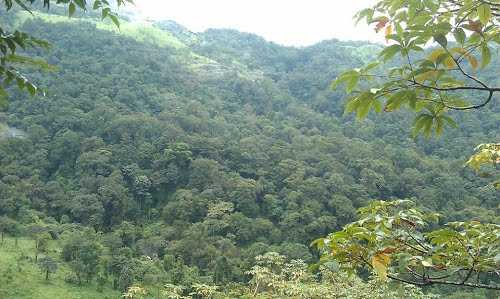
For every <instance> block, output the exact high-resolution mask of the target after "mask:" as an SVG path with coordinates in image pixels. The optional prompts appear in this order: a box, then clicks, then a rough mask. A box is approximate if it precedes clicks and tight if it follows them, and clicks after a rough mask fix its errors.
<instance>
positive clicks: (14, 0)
mask: <svg viewBox="0 0 500 299" xmlns="http://www.w3.org/2000/svg"><path fill="white" fill-rule="evenodd" d="M41 2H42V1H37V0H4V1H3V6H4V8H5V9H6V10H7V12H9V11H12V10H16V9H21V10H24V11H27V12H29V13H32V8H31V7H30V6H31V5H37V4H39V3H41ZM53 3H54V1H51V0H43V8H46V9H47V10H48V9H49V8H50V6H51V4H53ZM115 3H116V5H117V6H118V7H120V6H124V5H125V4H126V3H133V1H132V0H117V1H115ZM56 5H62V6H66V7H67V9H68V15H69V17H71V16H73V15H74V14H75V12H76V9H77V8H78V9H80V10H82V11H87V9H88V8H91V9H92V10H98V11H100V12H101V16H102V19H103V20H104V19H105V18H108V19H110V20H111V21H112V22H113V23H114V24H115V25H116V26H117V27H119V26H120V21H119V19H118V15H117V14H116V13H115V12H113V11H112V9H111V4H110V3H109V1H107V0H95V1H93V4H92V6H91V7H89V6H90V4H89V3H87V1H84V0H57V1H56ZM49 46H50V43H49V42H47V41H46V40H43V39H39V38H36V37H34V36H32V35H30V34H28V33H26V32H22V31H18V30H14V31H10V30H8V28H5V27H3V26H2V27H0V82H1V83H2V85H1V86H0V109H2V108H6V106H7V105H8V102H7V97H8V91H7V90H6V87H9V86H10V85H16V86H17V87H18V88H19V90H24V91H27V92H28V93H29V94H30V95H31V96H34V95H35V94H39V93H41V94H45V92H44V91H42V92H40V90H39V88H38V87H37V86H36V85H35V84H34V83H32V82H31V81H30V80H28V78H27V77H26V75H25V74H23V70H25V69H26V68H27V67H28V68H32V69H33V68H35V69H38V70H45V71H50V70H54V67H53V66H51V65H49V64H48V63H47V62H46V61H45V60H42V59H37V58H33V57H30V56H27V55H25V54H24V55H23V54H21V55H20V54H18V53H19V52H22V51H26V50H30V49H37V48H38V49H40V48H41V49H47V48H49ZM20 49H21V50H22V51H19V50H20Z"/></svg>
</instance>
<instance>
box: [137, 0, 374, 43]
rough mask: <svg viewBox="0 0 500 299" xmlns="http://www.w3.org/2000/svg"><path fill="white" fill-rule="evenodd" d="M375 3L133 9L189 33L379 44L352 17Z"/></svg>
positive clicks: (305, 1)
mask: <svg viewBox="0 0 500 299" xmlns="http://www.w3.org/2000/svg"><path fill="white" fill-rule="evenodd" d="M374 2H375V1H374V0H135V3H136V7H135V9H134V10H136V11H139V12H140V13H141V14H142V16H143V17H147V18H150V19H153V20H161V19H168V20H173V21H176V22H177V23H179V24H181V25H183V26H186V27H187V28H188V29H190V30H192V31H204V30H205V29H208V28H232V29H237V30H239V31H244V32H251V33H255V34H257V35H260V36H262V37H264V38H265V39H267V40H270V41H274V42H277V43H279V44H284V45H295V46H305V45H311V44H313V43H316V42H319V41H321V40H324V39H331V38H338V39H341V40H370V41H382V40H383V38H382V37H381V36H379V35H377V34H375V32H374V30H373V29H372V28H369V27H368V26H367V25H366V23H363V22H360V24H359V25H358V26H357V27H355V25H354V21H353V19H352V17H353V15H354V14H355V13H356V12H357V11H359V10H361V9H363V8H366V7H369V6H370V5H371V4H373V3H374Z"/></svg>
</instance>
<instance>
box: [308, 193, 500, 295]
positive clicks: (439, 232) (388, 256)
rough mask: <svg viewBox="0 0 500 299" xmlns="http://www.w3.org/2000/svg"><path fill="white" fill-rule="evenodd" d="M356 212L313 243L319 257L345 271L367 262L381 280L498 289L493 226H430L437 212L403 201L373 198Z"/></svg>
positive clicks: (499, 244)
mask: <svg viewBox="0 0 500 299" xmlns="http://www.w3.org/2000/svg"><path fill="white" fill-rule="evenodd" d="M359 214H360V220H358V221H356V222H353V223H351V224H348V225H346V226H345V227H344V229H343V230H341V231H338V232H334V233H332V234H330V235H329V236H328V237H326V238H325V239H318V240H316V241H314V242H313V244H314V245H315V246H316V247H317V248H318V249H319V250H320V251H321V252H322V253H323V257H322V260H323V262H326V261H329V260H334V261H336V262H338V263H340V265H341V269H345V270H346V271H348V272H350V273H354V272H355V271H356V270H357V269H359V268H365V267H368V268H370V269H373V271H374V272H375V273H376V274H377V275H378V276H379V277H380V278H381V279H384V280H386V279H387V278H391V279H393V280H396V281H401V282H405V283H409V284H415V285H419V286H426V285H432V284H446V285H456V286H469V287H477V288H487V289H495V290H499V289H500V286H499V285H498V284H497V283H496V281H497V279H498V277H495V276H497V275H498V274H496V273H495V269H498V266H499V264H498V263H499V262H500V261H499V260H498V257H499V256H500V239H499V236H500V226H499V225H497V224H487V223H485V224H483V223H480V222H478V221H468V222H450V223H447V224H446V225H445V226H444V228H440V229H435V230H431V229H430V228H429V226H430V225H431V223H432V222H434V221H436V220H437V218H438V214H435V213H429V212H423V211H421V210H419V209H418V208H416V207H415V204H414V203H413V202H411V201H409V200H396V201H387V202H386V201H374V202H372V203H371V204H370V205H368V206H367V207H364V208H361V209H359ZM481 278H482V279H481Z"/></svg>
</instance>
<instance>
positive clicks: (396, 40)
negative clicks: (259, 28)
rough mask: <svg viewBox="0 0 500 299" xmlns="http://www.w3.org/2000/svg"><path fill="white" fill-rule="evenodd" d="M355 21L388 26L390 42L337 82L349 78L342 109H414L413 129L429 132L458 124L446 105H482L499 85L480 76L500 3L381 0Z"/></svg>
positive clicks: (497, 36) (494, 43)
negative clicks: (359, 67) (374, 58)
mask: <svg viewBox="0 0 500 299" xmlns="http://www.w3.org/2000/svg"><path fill="white" fill-rule="evenodd" d="M356 19H357V21H358V22H359V21H361V20H365V21H366V22H367V23H368V24H370V25H372V26H374V29H375V30H376V31H377V32H383V34H384V35H385V37H386V41H387V45H386V47H385V48H384V49H383V50H382V51H381V52H380V54H379V59H380V61H375V62H373V63H370V64H368V65H367V66H365V67H363V68H361V69H355V70H349V71H347V72H344V73H342V74H341V75H340V76H339V77H338V78H337V79H336V80H335V81H334V82H333V87H334V88H336V87H337V86H338V85H339V84H345V89H346V92H347V93H348V94H349V95H350V98H349V99H348V102H347V105H346V108H345V110H346V112H349V113H350V112H355V113H356V115H357V117H358V118H359V119H362V118H365V117H366V116H367V115H368V113H369V111H370V110H372V109H373V110H375V111H376V112H382V111H385V112H392V111H395V110H398V109H401V108H407V109H409V110H411V111H414V112H415V113H417V116H416V119H415V123H414V129H413V133H414V134H415V135H417V134H418V133H423V134H424V135H425V136H427V137H430V136H431V135H432V134H433V132H435V133H436V134H437V135H439V134H441V133H442V131H443V129H444V127H445V126H456V124H455V122H454V121H453V119H452V118H450V117H449V116H448V115H447V112H448V111H450V110H471V109H479V108H481V107H484V106H486V105H488V104H489V103H491V102H492V101H493V100H494V99H495V93H496V92H499V91H500V87H498V86H496V87H495V86H491V84H490V83H488V82H485V81H484V80H482V79H480V78H479V77H478V75H477V73H478V71H479V70H480V69H482V68H486V67H488V66H489V64H490V62H491V60H492V55H493V54H494V53H496V48H497V47H498V44H499V43H500V29H499V27H498V23H499V19H500V1H498V0H491V1H484V0H409V1H402V0H383V1H379V2H378V3H377V4H376V5H375V6H374V7H372V8H367V9H364V10H362V11H360V12H359V13H358V14H357V15H356ZM427 48H428V49H427ZM381 64H385V65H384V66H383V67H382V66H381ZM394 65H395V66H394ZM472 92H473V93H472Z"/></svg>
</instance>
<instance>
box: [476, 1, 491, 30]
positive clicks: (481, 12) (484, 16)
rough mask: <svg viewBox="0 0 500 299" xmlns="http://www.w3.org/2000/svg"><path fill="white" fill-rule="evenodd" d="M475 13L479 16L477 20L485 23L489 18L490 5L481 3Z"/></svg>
mask: <svg viewBox="0 0 500 299" xmlns="http://www.w3.org/2000/svg"><path fill="white" fill-rule="evenodd" d="M477 15H478V17H479V21H481V23H483V25H486V24H487V23H488V22H489V21H490V19H491V7H490V5H489V4H486V3H484V4H481V5H480V6H479V7H478V8H477Z"/></svg>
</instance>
